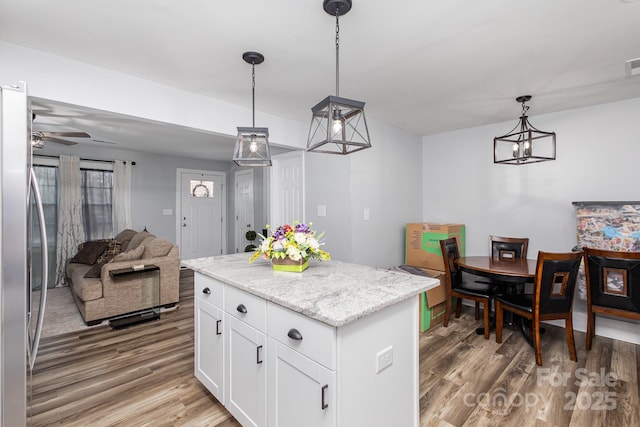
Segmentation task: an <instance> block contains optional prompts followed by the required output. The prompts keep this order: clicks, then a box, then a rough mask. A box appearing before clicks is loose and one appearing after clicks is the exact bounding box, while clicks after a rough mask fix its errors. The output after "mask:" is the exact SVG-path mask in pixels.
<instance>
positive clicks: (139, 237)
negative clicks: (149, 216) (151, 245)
mask: <svg viewBox="0 0 640 427" xmlns="http://www.w3.org/2000/svg"><path fill="white" fill-rule="evenodd" d="M148 237H156V236H154V235H153V234H151V233H149V232H148V231H141V232H140V233H136V235H135V236H133V237H132V238H131V241H129V244H128V245H127V250H128V251H130V250H132V249H135V248H137V247H138V246H140V243H142V241H143V240H144V239H146V238H148Z"/></svg>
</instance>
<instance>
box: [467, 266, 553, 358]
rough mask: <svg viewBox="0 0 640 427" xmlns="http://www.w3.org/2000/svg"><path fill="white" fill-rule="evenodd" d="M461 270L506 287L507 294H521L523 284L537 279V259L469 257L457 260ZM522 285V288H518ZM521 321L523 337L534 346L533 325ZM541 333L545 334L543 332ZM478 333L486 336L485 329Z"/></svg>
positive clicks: (479, 330) (480, 329) (479, 329)
mask: <svg viewBox="0 0 640 427" xmlns="http://www.w3.org/2000/svg"><path fill="white" fill-rule="evenodd" d="M456 264H458V266H459V267H460V270H462V271H464V272H466V273H469V274H473V275H476V276H481V277H486V278H487V279H491V280H493V281H494V282H495V283H499V284H501V285H502V286H504V287H505V292H507V293H508V292H521V289H520V286H523V283H532V282H533V281H534V279H535V277H536V264H537V260H535V259H526V258H497V257H492V256H468V257H460V258H458V259H457V260H456ZM518 285H520V286H518ZM516 317H517V318H518V319H519V322H518V323H519V324H520V330H521V332H522V336H524V338H525V340H526V341H527V342H528V343H529V345H531V346H533V340H532V338H531V325H530V324H528V322H525V319H523V318H521V317H520V316H516ZM494 322H495V318H494V319H492V322H491V323H492V325H491V326H492V328H493V327H495V323H494ZM540 332H543V330H541V331H540ZM476 333H478V334H479V335H482V334H484V328H478V329H477V330H476Z"/></svg>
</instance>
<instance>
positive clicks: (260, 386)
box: [225, 314, 267, 427]
mask: <svg viewBox="0 0 640 427" xmlns="http://www.w3.org/2000/svg"><path fill="white" fill-rule="evenodd" d="M225 324H226V326H225V337H226V341H225V344H226V346H227V355H228V359H227V369H226V377H225V379H226V393H225V406H226V407H227V409H228V410H229V412H231V414H232V415H233V416H234V417H235V418H236V419H237V420H238V421H239V422H240V424H242V425H243V426H244V427H247V426H256V427H262V426H265V425H266V407H265V400H266V390H265V388H266V383H267V375H266V371H267V367H266V357H267V349H266V338H265V334H263V333H262V332H260V331H258V330H257V329H255V328H253V327H251V326H249V325H247V324H246V323H244V322H243V321H241V320H238V319H236V318H235V317H233V316H231V315H228V314H225Z"/></svg>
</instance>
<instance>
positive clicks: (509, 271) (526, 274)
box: [456, 256, 537, 283]
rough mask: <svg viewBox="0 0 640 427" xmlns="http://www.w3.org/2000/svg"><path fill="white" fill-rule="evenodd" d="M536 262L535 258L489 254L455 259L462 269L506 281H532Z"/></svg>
mask: <svg viewBox="0 0 640 427" xmlns="http://www.w3.org/2000/svg"><path fill="white" fill-rule="evenodd" d="M536 262H537V260H535V259H526V258H497V257H491V256H468V257H461V258H458V260H457V261H456V263H457V264H458V266H460V269H461V270H462V271H465V272H467V273H470V274H475V275H476V276H482V277H486V278H488V279H493V280H496V281H499V282H507V283H523V282H533V279H534V278H535V276H536Z"/></svg>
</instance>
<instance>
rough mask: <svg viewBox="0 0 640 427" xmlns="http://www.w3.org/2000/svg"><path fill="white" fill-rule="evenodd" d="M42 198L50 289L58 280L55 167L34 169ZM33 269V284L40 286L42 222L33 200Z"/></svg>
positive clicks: (56, 171) (48, 284) (48, 285)
mask: <svg viewBox="0 0 640 427" xmlns="http://www.w3.org/2000/svg"><path fill="white" fill-rule="evenodd" d="M33 169H34V171H35V173H36V180H37V181H38V188H39V189H40V196H41V198H42V208H43V210H44V223H45V227H46V229H47V248H46V250H47V255H48V257H49V269H48V270H49V271H48V273H49V280H48V283H47V287H48V288H52V287H54V286H55V280H56V228H57V225H58V192H57V186H56V180H57V177H58V168H56V167H53V166H37V165H35V166H34V167H33ZM31 200H32V201H31V263H32V266H33V268H32V269H31V274H32V283H33V285H34V286H38V287H39V286H40V284H41V281H42V250H43V248H42V241H41V239H40V222H39V220H38V213H37V211H36V207H35V200H34V199H33V197H32V199H31Z"/></svg>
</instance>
